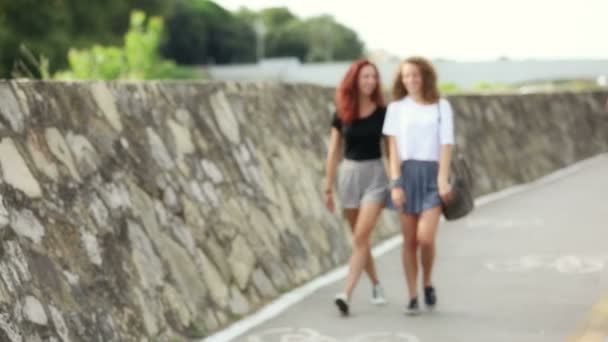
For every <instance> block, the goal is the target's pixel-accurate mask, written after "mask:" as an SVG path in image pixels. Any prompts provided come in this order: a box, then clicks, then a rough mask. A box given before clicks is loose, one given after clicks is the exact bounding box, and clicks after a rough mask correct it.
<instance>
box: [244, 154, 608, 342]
mask: <svg viewBox="0 0 608 342" xmlns="http://www.w3.org/2000/svg"><path fill="white" fill-rule="evenodd" d="M553 178H555V177H553ZM438 244H439V250H438V251H439V254H438V258H437V264H436V272H435V275H436V276H435V283H436V287H437V290H438V298H439V305H438V308H437V309H436V310H435V311H434V312H428V311H424V312H423V314H422V315H420V316H417V317H410V316H405V315H403V314H402V309H403V308H404V306H405V301H406V294H405V282H404V277H403V272H402V268H401V261H400V249H399V248H396V249H393V250H391V251H390V252H388V253H386V254H384V255H383V256H382V257H380V258H378V259H377V263H378V267H379V273H380V277H381V280H382V282H383V284H384V287H385V291H386V294H387V297H388V300H389V304H388V305H386V306H382V307H375V306H373V305H371V304H369V302H368V298H369V293H370V286H369V281H368V280H367V279H366V278H362V281H361V282H360V285H359V287H358V288H357V289H356V291H355V294H354V300H353V303H352V304H351V312H352V314H351V316H350V317H348V318H342V317H340V316H339V315H338V313H337V310H336V309H335V307H334V305H333V296H334V294H335V293H336V292H338V291H339V290H340V288H341V287H342V285H343V279H341V280H339V281H338V282H336V283H333V284H331V285H329V286H326V287H324V288H321V289H319V290H318V291H316V292H315V293H313V294H312V295H310V296H308V297H306V298H305V299H304V300H302V301H301V302H299V303H298V304H296V305H295V306H292V307H290V308H289V309H287V310H285V311H284V312H283V313H281V314H280V315H278V316H277V317H275V318H273V319H271V320H269V321H267V322H265V323H264V324H262V325H260V326H257V327H255V328H253V329H252V330H250V331H248V332H247V333H245V334H244V335H242V336H241V337H238V338H236V339H235V340H236V341H242V342H262V341H263V342H275V341H276V342H279V341H280V342H288V341H290V342H296V341H298V342H304V341H307V342H312V341H315V342H336V341H348V342H355V341H356V342H371V341H375V342H391V341H401V342H405V341H409V342H423V341H424V342H443V341H463V342H464V341H466V342H472V341H480V342H489V341H491V342H499V341H505V342H507V341H508V342H514V341H517V342H523V341H547V342H555V341H566V340H567V339H570V340H572V341H591V342H596V341H597V342H606V341H608V337H606V331H608V293H607V291H608V155H604V156H600V157H596V158H594V159H593V160H592V161H589V162H585V163H583V164H581V165H580V167H577V169H576V170H575V171H574V172H570V173H569V174H568V175H566V176H564V177H561V178H558V179H550V180H547V179H545V181H542V182H539V183H535V184H532V185H530V186H529V187H526V189H524V190H523V191H519V192H515V193H513V194H510V195H508V196H506V197H504V198H502V199H498V200H496V201H492V202H490V203H488V204H486V205H483V206H480V207H478V208H477V209H476V211H475V212H474V214H473V215H471V216H470V217H469V218H467V219H464V220H460V221H456V222H451V223H442V226H441V230H440V234H439V238H438Z"/></svg>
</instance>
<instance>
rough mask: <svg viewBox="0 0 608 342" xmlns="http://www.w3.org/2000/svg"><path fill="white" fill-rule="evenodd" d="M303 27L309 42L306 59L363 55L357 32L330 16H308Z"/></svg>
mask: <svg viewBox="0 0 608 342" xmlns="http://www.w3.org/2000/svg"><path fill="white" fill-rule="evenodd" d="M303 27H304V30H305V31H306V34H307V36H308V43H309V50H308V53H307V55H306V61H310V62H320V61H333V60H352V59H356V58H359V57H361V56H362V55H363V51H364V46H363V43H362V42H361V41H360V40H359V38H358V36H357V33H356V32H354V31H353V30H351V29H349V28H348V27H346V26H344V25H342V24H340V23H338V22H336V21H335V19H334V18H333V17H331V16H328V15H323V16H318V17H314V18H310V19H308V20H306V21H305V22H304V25H303Z"/></svg>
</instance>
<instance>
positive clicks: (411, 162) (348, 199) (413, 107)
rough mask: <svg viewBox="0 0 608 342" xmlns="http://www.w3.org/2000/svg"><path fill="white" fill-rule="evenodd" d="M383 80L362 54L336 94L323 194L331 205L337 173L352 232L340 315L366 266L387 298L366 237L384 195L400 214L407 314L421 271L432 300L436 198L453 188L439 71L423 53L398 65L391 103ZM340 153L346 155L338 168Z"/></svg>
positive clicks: (379, 295)
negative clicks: (421, 55)
mask: <svg viewBox="0 0 608 342" xmlns="http://www.w3.org/2000/svg"><path fill="white" fill-rule="evenodd" d="M380 86H381V83H380V80H379V74H378V71H377V68H376V67H375V65H374V64H372V63H371V62H369V61H367V60H359V61H356V62H354V63H353V64H352V65H351V67H350V68H349V70H348V72H347V73H346V76H345V77H344V80H343V81H342V83H341V84H340V86H339V87H338V90H337V94H336V108H337V112H336V114H335V115H334V118H333V120H332V128H331V137H330V146H329V152H328V156H327V167H326V178H325V185H324V186H325V188H324V192H325V202H326V206H327V207H328V209H330V210H334V202H333V185H334V179H335V178H336V173H337V180H338V181H337V182H338V184H337V188H338V195H339V198H340V203H341V206H342V208H343V210H344V217H345V218H346V219H347V221H348V222H349V224H350V226H351V229H352V232H353V240H352V241H353V246H352V254H351V257H350V261H349V271H348V276H347V279H346V284H345V286H344V290H343V292H341V293H340V294H338V295H337V296H336V298H335V303H336V305H337V307H338V309H339V310H340V312H341V313H342V314H344V315H348V313H349V303H350V300H351V298H352V294H353V290H354V288H355V286H356V284H357V282H358V279H359V277H360V275H361V273H362V271H363V270H364V269H365V271H366V273H367V274H368V276H369V277H370V279H371V281H372V283H373V284H374V286H373V293H372V301H373V302H374V303H377V304H381V303H385V299H384V295H383V291H382V288H381V287H380V285H379V280H378V275H377V273H376V269H375V265H374V260H373V257H372V255H371V242H370V237H371V233H372V231H373V228H374V227H375V226H376V224H377V221H378V218H379V216H380V213H381V211H382V209H383V208H384V207H385V204H387V201H391V202H392V204H393V206H394V207H395V208H396V209H397V210H398V212H399V216H400V223H401V231H402V234H403V237H404V243H403V247H402V263H403V267H404V273H405V278H406V283H407V293H408V304H407V306H406V308H405V312H406V313H410V314H416V313H418V312H419V301H418V279H419V273H420V272H419V269H421V273H422V288H423V295H424V302H425V304H426V306H427V307H431V308H432V307H434V306H435V305H436V303H437V293H436V290H435V287H434V284H433V281H432V270H433V264H434V260H435V250H436V246H435V240H436V234H437V228H438V223H439V218H440V216H441V203H442V201H448V200H449V196H450V192H451V186H450V183H449V182H448V177H449V173H450V169H449V165H450V161H451V157H452V146H453V144H454V129H453V119H452V117H453V114H452V109H451V106H450V104H449V102H448V101H447V100H445V99H442V98H440V96H439V91H438V88H437V74H436V72H435V70H434V68H433V66H432V64H431V63H430V62H429V61H427V60H426V59H424V58H420V57H412V58H408V59H406V60H404V61H403V62H402V63H401V64H400V66H399V70H398V73H397V76H396V78H395V82H394V85H393V101H392V102H391V103H389V104H388V107H384V102H383V96H382V91H381V88H380ZM382 144H385V146H384V147H385V148H384V151H386V152H387V155H386V156H385V157H386V158H387V159H388V161H387V163H386V164H385V163H383V160H382V152H381V151H382V150H383V149H382V148H381V147H382V146H381V145H382ZM342 151H343V152H342ZM341 156H343V157H344V159H343V160H342V162H341V163H340V165H339V167H338V163H339V160H340V157H341ZM385 165H386V166H387V167H385ZM387 168H388V170H387ZM336 171H337V172H336ZM419 266H420V267H419Z"/></svg>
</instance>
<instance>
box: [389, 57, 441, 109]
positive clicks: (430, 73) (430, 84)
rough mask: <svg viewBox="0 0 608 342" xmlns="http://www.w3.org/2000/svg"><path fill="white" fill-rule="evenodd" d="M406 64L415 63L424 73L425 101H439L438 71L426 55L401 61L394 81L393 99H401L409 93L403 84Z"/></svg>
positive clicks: (423, 90) (423, 89)
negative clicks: (403, 70) (403, 71)
mask: <svg viewBox="0 0 608 342" xmlns="http://www.w3.org/2000/svg"><path fill="white" fill-rule="evenodd" d="M406 64H413V65H415V66H417V67H418V70H419V71H420V74H421V75H422V98H423V99H424V101H425V102H428V103H435V102H437V101H439V96H440V95H439V88H438V87H437V72H436V71H435V67H433V64H432V63H431V62H430V61H429V60H427V59H426V58H424V57H418V56H414V57H409V58H406V59H404V60H403V61H401V63H399V70H398V71H397V76H396V77H395V81H394V82H393V100H400V99H402V98H404V97H405V96H407V95H408V93H407V89H406V88H405V85H404V84H403V80H402V74H401V70H402V69H403V66H404V65H406Z"/></svg>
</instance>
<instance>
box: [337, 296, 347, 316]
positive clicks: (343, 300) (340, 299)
mask: <svg viewBox="0 0 608 342" xmlns="http://www.w3.org/2000/svg"><path fill="white" fill-rule="evenodd" d="M335 303H336V306H337V307H338V310H340V313H341V314H342V316H348V298H347V297H346V294H345V293H340V294H338V295H336V299H335Z"/></svg>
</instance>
